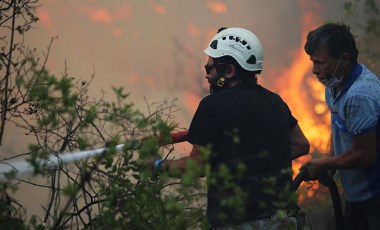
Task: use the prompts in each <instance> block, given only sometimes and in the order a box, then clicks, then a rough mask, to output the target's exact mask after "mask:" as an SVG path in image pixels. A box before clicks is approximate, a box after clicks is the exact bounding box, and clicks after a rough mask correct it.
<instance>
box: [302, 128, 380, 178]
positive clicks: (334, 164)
mask: <svg viewBox="0 0 380 230" xmlns="http://www.w3.org/2000/svg"><path fill="white" fill-rule="evenodd" d="M352 143H353V144H352V149H351V150H349V151H347V152H345V153H343V154H341V155H339V156H333V157H329V158H324V159H317V160H311V161H309V162H308V163H306V164H305V166H306V167H307V168H308V171H309V176H310V178H311V179H316V178H317V177H318V176H320V175H323V173H324V172H326V170H328V169H368V168H371V167H373V165H374V164H375V162H376V132H375V131H373V132H370V133H366V134H362V135H358V136H355V137H353V138H352Z"/></svg>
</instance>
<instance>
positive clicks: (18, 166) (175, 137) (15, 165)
mask: <svg viewBox="0 0 380 230" xmlns="http://www.w3.org/2000/svg"><path fill="white" fill-rule="evenodd" d="M186 140H187V131H178V132H172V133H170V140H166V139H164V138H159V140H158V141H159V144H160V145H161V146H164V145H168V144H175V143H179V142H183V141H186ZM141 142H144V139H142V140H140V141H132V146H131V149H133V148H135V147H136V146H138V143H141ZM124 147H125V144H119V145H116V146H115V149H116V151H123V149H124ZM107 150H108V148H99V149H94V150H86V151H78V152H71V153H62V154H58V155H56V156H51V157H50V158H48V159H46V160H42V161H41V162H40V166H44V167H46V168H49V167H50V168H52V167H54V166H56V165H60V164H68V163H72V162H77V161H80V160H84V159H87V158H90V157H96V156H100V155H102V154H104V153H105V152H106V151H107ZM12 172H15V173H16V177H23V176H28V175H32V174H33V172H34V167H33V165H31V164H30V163H29V162H28V161H26V160H25V159H22V160H17V161H0V183H4V182H7V181H8V177H7V176H6V175H7V174H10V173H12Z"/></svg>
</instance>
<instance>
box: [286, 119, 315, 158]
mask: <svg viewBox="0 0 380 230" xmlns="http://www.w3.org/2000/svg"><path fill="white" fill-rule="evenodd" d="M309 151H310V144H309V141H308V140H307V138H306V137H305V135H304V134H303V132H302V130H301V128H300V126H299V125H298V124H297V125H296V126H295V127H294V128H293V129H292V130H290V153H291V155H292V160H294V159H296V158H298V157H301V156H303V155H306V154H307V153H308V152H309Z"/></svg>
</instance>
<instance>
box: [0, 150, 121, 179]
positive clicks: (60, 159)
mask: <svg viewBox="0 0 380 230" xmlns="http://www.w3.org/2000/svg"><path fill="white" fill-rule="evenodd" d="M115 148H116V151H122V150H123V148H124V144H120V145H116V146H115ZM106 150H107V148H100V149H94V150H86V151H78V152H71V153H62V154H59V155H58V156H52V157H50V158H49V159H47V160H41V162H40V166H44V167H47V168H53V167H54V166H57V165H59V164H68V163H72V162H76V161H80V160H83V159H87V158H90V157H95V156H99V155H101V154H102V153H104V152H105V151H106ZM12 171H14V172H15V173H16V178H19V177H24V176H30V175H32V174H33V172H34V167H33V166H32V165H31V164H30V163H29V162H28V161H26V160H25V159H20V160H10V161H0V183H4V182H7V181H8V178H7V177H6V174H8V173H11V172H12Z"/></svg>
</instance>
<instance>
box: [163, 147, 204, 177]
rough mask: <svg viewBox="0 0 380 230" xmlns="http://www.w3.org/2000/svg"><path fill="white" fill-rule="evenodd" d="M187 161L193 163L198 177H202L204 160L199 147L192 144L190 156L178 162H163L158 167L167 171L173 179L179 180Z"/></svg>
mask: <svg viewBox="0 0 380 230" xmlns="http://www.w3.org/2000/svg"><path fill="white" fill-rule="evenodd" d="M189 161H194V162H195V163H196V165H197V171H199V175H198V176H199V177H204V176H205V172H204V165H205V164H204V159H203V156H202V154H201V146H199V145H197V144H194V145H193V147H192V150H191V152H190V154H189V155H188V156H186V157H183V158H180V159H178V160H164V161H162V163H161V165H160V167H161V168H164V169H168V170H169V174H170V175H171V176H173V177H178V178H180V177H181V175H182V174H183V173H185V171H186V165H187V163H188V162H189Z"/></svg>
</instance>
